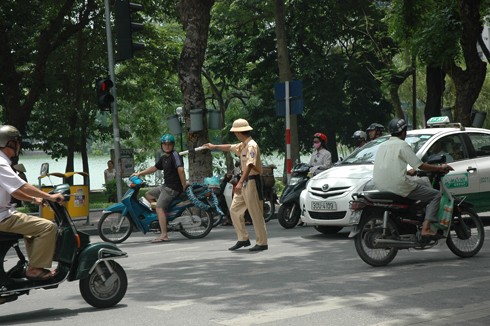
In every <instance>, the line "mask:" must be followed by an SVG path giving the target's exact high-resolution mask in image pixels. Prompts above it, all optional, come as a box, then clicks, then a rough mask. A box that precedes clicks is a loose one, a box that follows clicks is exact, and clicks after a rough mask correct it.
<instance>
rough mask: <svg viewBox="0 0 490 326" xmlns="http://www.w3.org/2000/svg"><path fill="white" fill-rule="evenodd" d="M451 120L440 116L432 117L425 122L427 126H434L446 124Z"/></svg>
mask: <svg viewBox="0 0 490 326" xmlns="http://www.w3.org/2000/svg"><path fill="white" fill-rule="evenodd" d="M450 122H451V120H449V117H447V116H442V117H432V118H430V119H429V120H427V125H428V126H431V125H435V124H438V125H439V124H448V123H450Z"/></svg>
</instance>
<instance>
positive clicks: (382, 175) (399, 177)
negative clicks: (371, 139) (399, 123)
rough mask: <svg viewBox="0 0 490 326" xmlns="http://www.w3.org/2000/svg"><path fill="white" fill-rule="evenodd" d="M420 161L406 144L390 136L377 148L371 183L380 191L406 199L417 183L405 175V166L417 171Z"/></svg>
mask: <svg viewBox="0 0 490 326" xmlns="http://www.w3.org/2000/svg"><path fill="white" fill-rule="evenodd" d="M422 163H423V162H422V161H421V160H420V159H419V158H418V157H417V156H416V155H415V153H414V152H413V150H412V148H411V147H410V145H409V144H408V143H406V142H405V141H403V140H401V139H400V138H398V137H395V136H392V137H391V138H390V139H388V140H387V141H385V142H384V143H383V144H381V145H380V146H379V149H378V151H377V153H376V158H375V159H374V169H373V181H374V184H375V185H376V188H378V190H380V191H389V192H393V193H395V194H397V195H399V196H403V197H406V196H408V194H409V193H410V192H412V191H413V190H414V189H415V187H416V186H417V183H415V182H414V181H413V178H409V176H408V175H407V164H408V165H410V166H411V167H412V168H414V169H417V168H418V167H419V166H421V165H422Z"/></svg>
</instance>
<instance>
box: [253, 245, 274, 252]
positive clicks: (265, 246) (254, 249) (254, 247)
mask: <svg viewBox="0 0 490 326" xmlns="http://www.w3.org/2000/svg"><path fill="white" fill-rule="evenodd" d="M267 249H269V246H268V245H263V246H261V245H255V246H253V247H252V248H250V249H248V250H250V251H262V250H267Z"/></svg>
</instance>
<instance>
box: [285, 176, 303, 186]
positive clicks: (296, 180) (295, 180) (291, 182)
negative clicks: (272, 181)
mask: <svg viewBox="0 0 490 326" xmlns="http://www.w3.org/2000/svg"><path fill="white" fill-rule="evenodd" d="M301 180H302V178H300V177H291V179H289V182H288V185H290V186H294V185H295V184H298V183H299V182H300V181H301Z"/></svg>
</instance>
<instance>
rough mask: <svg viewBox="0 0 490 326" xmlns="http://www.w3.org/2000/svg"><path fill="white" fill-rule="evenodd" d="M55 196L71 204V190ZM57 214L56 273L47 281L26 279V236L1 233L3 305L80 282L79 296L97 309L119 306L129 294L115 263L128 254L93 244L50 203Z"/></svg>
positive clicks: (65, 187) (65, 188)
mask: <svg viewBox="0 0 490 326" xmlns="http://www.w3.org/2000/svg"><path fill="white" fill-rule="evenodd" d="M52 192H53V193H60V194H63V195H64V196H65V201H68V200H69V196H70V187H69V185H67V184H62V185H58V186H56V187H55V188H54V189H53V190H52ZM48 204H49V205H50V206H51V208H52V209H53V211H54V216H55V223H56V224H57V226H58V232H57V238H56V251H55V255H54V261H56V262H58V266H57V273H56V275H55V276H54V277H53V278H50V279H49V280H45V281H32V280H28V279H26V278H25V271H26V267H27V264H28V261H27V259H26V257H25V256H24V254H23V253H22V251H21V249H20V247H19V239H22V238H23V236H22V235H20V234H15V233H7V232H0V261H1V265H0V304H3V303H7V302H11V301H14V300H17V298H18V297H19V296H20V295H24V294H29V292H30V291H31V290H34V289H55V288H57V287H58V285H59V284H60V283H62V282H64V281H75V280H80V283H79V287H80V293H81V294H82V297H83V298H84V299H85V301H86V302H87V303H88V304H90V305H92V306H94V307H96V308H108V307H112V306H114V305H116V304H117V303H118V302H119V301H121V299H122V298H123V297H124V295H125V294H126V289H127V286H128V280H127V277H126V273H125V272H124V269H123V268H122V267H121V266H120V265H119V264H118V263H116V262H115V261H114V259H117V258H123V257H127V254H126V253H125V252H123V251H121V250H120V249H118V248H117V247H116V245H114V244H110V243H90V239H89V235H88V234H86V233H83V232H81V231H77V229H76V227H75V225H74V224H73V221H72V219H71V217H70V215H69V214H68V211H67V209H66V208H65V207H64V206H62V205H60V204H58V203H55V202H48ZM11 248H13V250H15V252H16V254H17V257H18V259H19V260H18V262H17V263H16V264H15V265H14V266H10V268H9V269H8V270H7V271H6V270H5V268H6V267H5V265H7V264H8V262H9V260H10V259H9V260H7V261H6V260H5V257H6V256H7V253H8V252H9V250H10V249H11Z"/></svg>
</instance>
